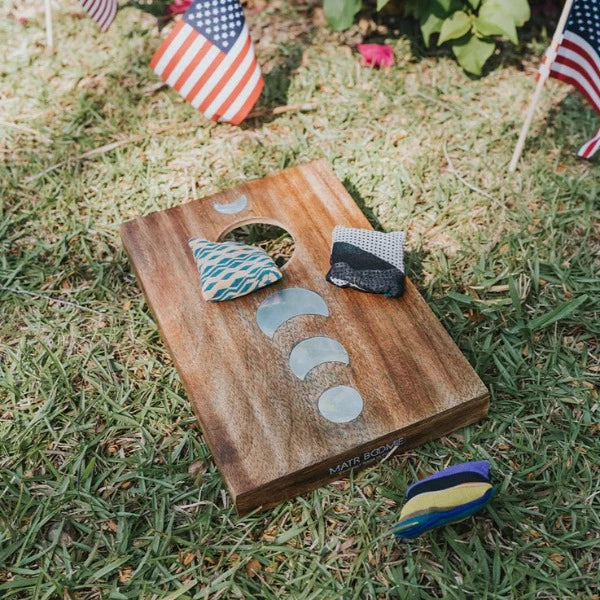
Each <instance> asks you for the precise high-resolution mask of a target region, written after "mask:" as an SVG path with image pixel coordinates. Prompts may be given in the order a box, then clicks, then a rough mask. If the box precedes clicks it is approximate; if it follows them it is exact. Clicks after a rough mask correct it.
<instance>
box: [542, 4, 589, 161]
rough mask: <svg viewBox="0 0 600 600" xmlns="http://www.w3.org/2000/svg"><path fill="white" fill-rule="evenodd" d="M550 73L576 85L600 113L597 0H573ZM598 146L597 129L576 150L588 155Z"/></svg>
mask: <svg viewBox="0 0 600 600" xmlns="http://www.w3.org/2000/svg"><path fill="white" fill-rule="evenodd" d="M550 77H554V78H555V79H560V80H561V81H564V82H565V83H570V84H571V85H572V86H573V87H575V88H576V89H578V90H579V91H580V92H581V93H582V94H583V96H584V97H585V98H586V100H587V101H588V102H589V103H590V104H591V105H592V108H593V109H594V110H595V111H596V112H597V113H598V114H599V115H600V2H598V0H574V2H573V6H572V7H571V12H570V13H569V18H568V19H567V25H566V27H565V30H564V32H563V35H562V40H561V41H560V43H559V45H558V49H557V51H556V57H555V59H554V62H553V63H552V64H551V65H550ZM599 147H600V129H599V130H598V132H597V133H596V135H595V136H594V137H593V138H592V139H591V140H590V141H589V142H587V143H586V144H584V145H583V146H582V147H581V149H580V150H579V152H578V153H577V154H578V155H579V156H582V157H584V158H590V157H591V156H593V155H594V154H595V152H596V150H598V148H599Z"/></svg>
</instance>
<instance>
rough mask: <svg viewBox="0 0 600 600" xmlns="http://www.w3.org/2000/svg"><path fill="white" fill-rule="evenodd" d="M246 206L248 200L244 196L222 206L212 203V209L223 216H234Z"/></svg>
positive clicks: (218, 203)
mask: <svg viewBox="0 0 600 600" xmlns="http://www.w3.org/2000/svg"><path fill="white" fill-rule="evenodd" d="M246 206H248V198H246V196H243V195H242V196H240V197H239V198H236V199H235V200H233V201H232V202H229V203H227V204H222V203H220V202H213V208H214V209H215V210H216V211H217V212H220V213H223V214H224V215H235V214H237V213H239V212H242V211H243V210H244V209H245V208H246Z"/></svg>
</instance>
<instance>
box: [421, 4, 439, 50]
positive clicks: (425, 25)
mask: <svg viewBox="0 0 600 600" xmlns="http://www.w3.org/2000/svg"><path fill="white" fill-rule="evenodd" d="M443 24H444V19H440V18H439V17H436V16H435V15H434V14H433V13H428V14H427V15H426V16H425V19H421V33H422V35H423V40H424V41H425V45H426V46H427V47H428V48H429V41H430V39H431V35H432V34H433V33H439V32H440V31H441V30H442V25H443Z"/></svg>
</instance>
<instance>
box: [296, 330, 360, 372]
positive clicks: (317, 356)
mask: <svg viewBox="0 0 600 600" xmlns="http://www.w3.org/2000/svg"><path fill="white" fill-rule="evenodd" d="M326 362H340V363H345V364H349V363H350V359H349V357H348V352H346V349H345V348H344V346H342V344H340V343H339V342H338V341H337V340H334V339H333V338H330V337H324V336H318V337H311V338H307V339H306V340H302V341H301V342H299V343H298V344H296V345H295V346H294V348H293V349H292V351H291V353H290V369H291V370H292V373H294V375H296V377H298V379H301V380H304V378H305V377H306V376H307V375H308V373H309V371H311V370H312V369H314V368H315V367H316V366H317V365H320V364H323V363H326Z"/></svg>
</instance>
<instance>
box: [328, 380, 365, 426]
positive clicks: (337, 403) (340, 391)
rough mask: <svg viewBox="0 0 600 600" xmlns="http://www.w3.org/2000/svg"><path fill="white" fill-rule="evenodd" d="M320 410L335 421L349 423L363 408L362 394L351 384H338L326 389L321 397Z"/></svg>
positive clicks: (329, 419)
mask: <svg viewBox="0 0 600 600" xmlns="http://www.w3.org/2000/svg"><path fill="white" fill-rule="evenodd" d="M318 406H319V412H320V413H321V414H322V415H323V416H324V417H325V418H326V419H327V420H328V421H332V422H333V423H348V422H349V421H353V420H354V419H356V417H358V416H359V415H360V413H361V412H362V409H363V399H362V397H361V395H360V394H359V393H358V392H357V391H356V390H355V389H354V388H353V387H350V386H349V385H336V386H335V387H332V388H329V389H328V390H325V391H324V392H323V393H322V394H321V397H320V398H319V403H318Z"/></svg>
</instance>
